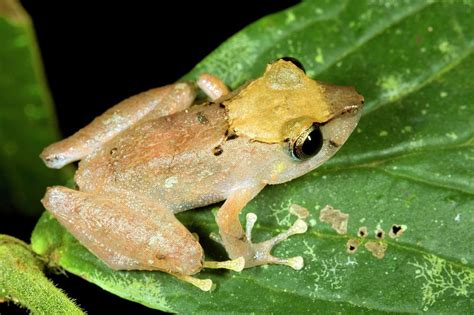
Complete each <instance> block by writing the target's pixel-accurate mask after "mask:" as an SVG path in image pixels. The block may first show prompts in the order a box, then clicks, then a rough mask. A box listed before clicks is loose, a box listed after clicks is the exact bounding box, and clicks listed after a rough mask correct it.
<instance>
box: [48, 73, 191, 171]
mask: <svg viewBox="0 0 474 315" xmlns="http://www.w3.org/2000/svg"><path fill="white" fill-rule="evenodd" d="M195 97H196V88H195V86H194V84H192V83H189V82H180V83H176V84H171V85H167V86H164V87H160V88H155V89H151V90H149V91H146V92H143V93H140V94H137V95H135V96H132V97H130V98H128V99H126V100H124V101H122V102H120V103H118V104H117V105H115V106H114V107H112V108H110V109H108V110H107V111H106V112H104V113H103V114H102V115H100V116H99V117H97V118H95V119H94V120H93V121H92V122H91V123H90V124H89V125H87V126H86V127H84V128H82V129H81V130H79V131H78V132H76V133H75V134H73V135H72V136H70V137H68V138H66V139H63V140H61V141H59V142H56V143H53V144H51V145H50V146H48V147H47V148H45V149H44V150H43V152H42V153H41V158H42V159H43V161H44V162H45V164H46V165H47V166H48V167H51V168H61V167H63V166H64V165H66V164H69V163H71V162H74V161H78V160H80V159H82V158H84V157H85V156H87V155H89V154H90V153H92V152H93V151H94V150H96V149H97V148H99V147H101V146H102V145H103V144H104V143H106V142H107V141H109V140H110V139H112V138H113V137H115V136H116V135H118V134H119V133H121V132H122V131H124V130H126V129H128V128H130V127H131V126H133V125H134V124H136V123H137V122H139V121H140V120H143V119H153V118H157V117H162V116H167V115H170V114H173V113H176V112H179V111H182V110H184V109H186V108H188V107H189V106H191V104H192V103H193V101H194V99H195Z"/></svg>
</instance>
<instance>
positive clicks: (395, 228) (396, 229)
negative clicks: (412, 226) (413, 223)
mask: <svg viewBox="0 0 474 315" xmlns="http://www.w3.org/2000/svg"><path fill="white" fill-rule="evenodd" d="M406 229H407V226H406V225H400V224H394V225H392V227H391V228H390V231H389V232H388V236H390V237H391V238H397V237H400V236H402V235H403V232H405V231H406Z"/></svg>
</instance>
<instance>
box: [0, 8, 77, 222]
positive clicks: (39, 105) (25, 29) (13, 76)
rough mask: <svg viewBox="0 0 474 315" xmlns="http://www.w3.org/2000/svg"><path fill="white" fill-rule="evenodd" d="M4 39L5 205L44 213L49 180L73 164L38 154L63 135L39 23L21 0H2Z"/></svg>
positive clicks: (1, 166) (0, 70)
mask: <svg viewBox="0 0 474 315" xmlns="http://www.w3.org/2000/svg"><path fill="white" fill-rule="evenodd" d="M0 42H1V45H0V91H1V92H0V104H1V105H0V174H2V180H1V181H0V199H1V200H2V201H1V203H0V205H1V209H0V211H1V210H5V209H7V208H10V207H12V206H14V207H16V208H17V209H20V210H21V211H23V212H24V213H25V214H29V215H35V214H36V215H38V214H40V213H41V211H43V207H42V206H41V204H40V203H39V200H40V199H41V197H42V196H43V194H44V191H45V188H46V186H49V185H52V184H53V183H56V184H57V183H64V182H65V181H66V180H67V179H69V178H71V169H70V168H66V169H64V170H61V171H54V170H50V169H47V168H46V167H44V165H43V163H42V162H41V160H40V158H39V157H38V155H39V154H40V152H41V150H42V149H43V148H44V147H45V146H46V145H48V144H50V143H52V142H54V141H56V140H57V139H58V138H59V137H58V131H57V126H56V123H55V117H54V113H53V110H52V101H51V97H50V95H49V92H48V89H47V86H46V83H45V79H44V76H43V70H42V69H41V62H40V58H39V53H38V48H37V46H36V41H35V36H34V33H33V27H32V24H31V21H30V19H29V17H28V15H27V14H26V13H25V12H24V11H23V9H22V8H21V6H20V4H19V3H18V1H16V0H2V1H1V2H0Z"/></svg>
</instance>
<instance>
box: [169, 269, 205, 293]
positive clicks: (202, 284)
mask: <svg viewBox="0 0 474 315" xmlns="http://www.w3.org/2000/svg"><path fill="white" fill-rule="evenodd" d="M172 275H173V276H175V277H176V278H178V279H179V280H181V281H184V282H187V283H189V284H192V285H193V286H195V287H197V288H199V289H201V290H203V291H210V290H211V289H212V280H211V279H199V278H194V277H192V276H187V275H181V274H175V273H172Z"/></svg>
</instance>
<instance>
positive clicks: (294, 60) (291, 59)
mask: <svg viewBox="0 0 474 315" xmlns="http://www.w3.org/2000/svg"><path fill="white" fill-rule="evenodd" d="M278 60H285V61H289V62H291V63H292V64H294V65H295V66H297V67H298V68H300V69H301V70H303V72H304V73H306V70H305V68H304V66H303V64H302V63H301V62H300V61H299V60H298V59H296V58H293V57H282V58H280V59H278Z"/></svg>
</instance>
